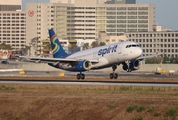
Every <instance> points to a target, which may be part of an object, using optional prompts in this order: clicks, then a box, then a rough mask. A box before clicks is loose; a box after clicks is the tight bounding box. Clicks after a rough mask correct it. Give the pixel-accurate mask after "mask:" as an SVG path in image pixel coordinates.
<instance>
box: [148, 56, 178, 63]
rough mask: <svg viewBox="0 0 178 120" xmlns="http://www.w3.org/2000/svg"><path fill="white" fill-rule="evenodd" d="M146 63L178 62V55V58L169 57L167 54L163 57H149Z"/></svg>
mask: <svg viewBox="0 0 178 120" xmlns="http://www.w3.org/2000/svg"><path fill="white" fill-rule="evenodd" d="M145 63H146V64H160V63H162V64H178V57H177V58H169V57H167V56H164V57H163V58H162V57H153V58H147V59H146V60H145Z"/></svg>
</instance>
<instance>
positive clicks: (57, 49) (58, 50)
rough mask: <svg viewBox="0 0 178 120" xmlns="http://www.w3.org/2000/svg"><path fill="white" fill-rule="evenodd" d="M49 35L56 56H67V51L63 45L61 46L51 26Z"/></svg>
mask: <svg viewBox="0 0 178 120" xmlns="http://www.w3.org/2000/svg"><path fill="white" fill-rule="evenodd" d="M49 37H50V42H51V48H52V53H53V57H54V58H64V57H66V56H67V53H66V52H65V51H64V49H63V47H62V46H61V44H60V42H59V40H58V38H57V36H56V34H55V32H54V30H53V29H52V28H51V29H49Z"/></svg>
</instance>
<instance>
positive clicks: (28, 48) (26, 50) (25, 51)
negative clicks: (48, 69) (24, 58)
mask: <svg viewBox="0 0 178 120" xmlns="http://www.w3.org/2000/svg"><path fill="white" fill-rule="evenodd" d="M28 50H30V46H25V48H22V51H23V54H24V55H27V52H28Z"/></svg>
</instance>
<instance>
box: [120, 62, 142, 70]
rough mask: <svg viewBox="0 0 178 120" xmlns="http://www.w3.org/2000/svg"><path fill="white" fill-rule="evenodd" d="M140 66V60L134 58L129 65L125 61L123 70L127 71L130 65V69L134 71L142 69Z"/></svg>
mask: <svg viewBox="0 0 178 120" xmlns="http://www.w3.org/2000/svg"><path fill="white" fill-rule="evenodd" d="M140 66H141V61H140V60H132V61H130V63H129V66H128V65H127V64H126V63H124V64H123V66H122V68H123V70H125V71H127V70H128V67H129V69H130V70H132V71H134V70H138V69H140Z"/></svg>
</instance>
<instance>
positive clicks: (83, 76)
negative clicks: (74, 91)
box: [76, 72, 85, 80]
mask: <svg viewBox="0 0 178 120" xmlns="http://www.w3.org/2000/svg"><path fill="white" fill-rule="evenodd" d="M76 77H77V79H78V80H79V79H85V74H83V73H82V72H80V73H79V74H77V75H76Z"/></svg>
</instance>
